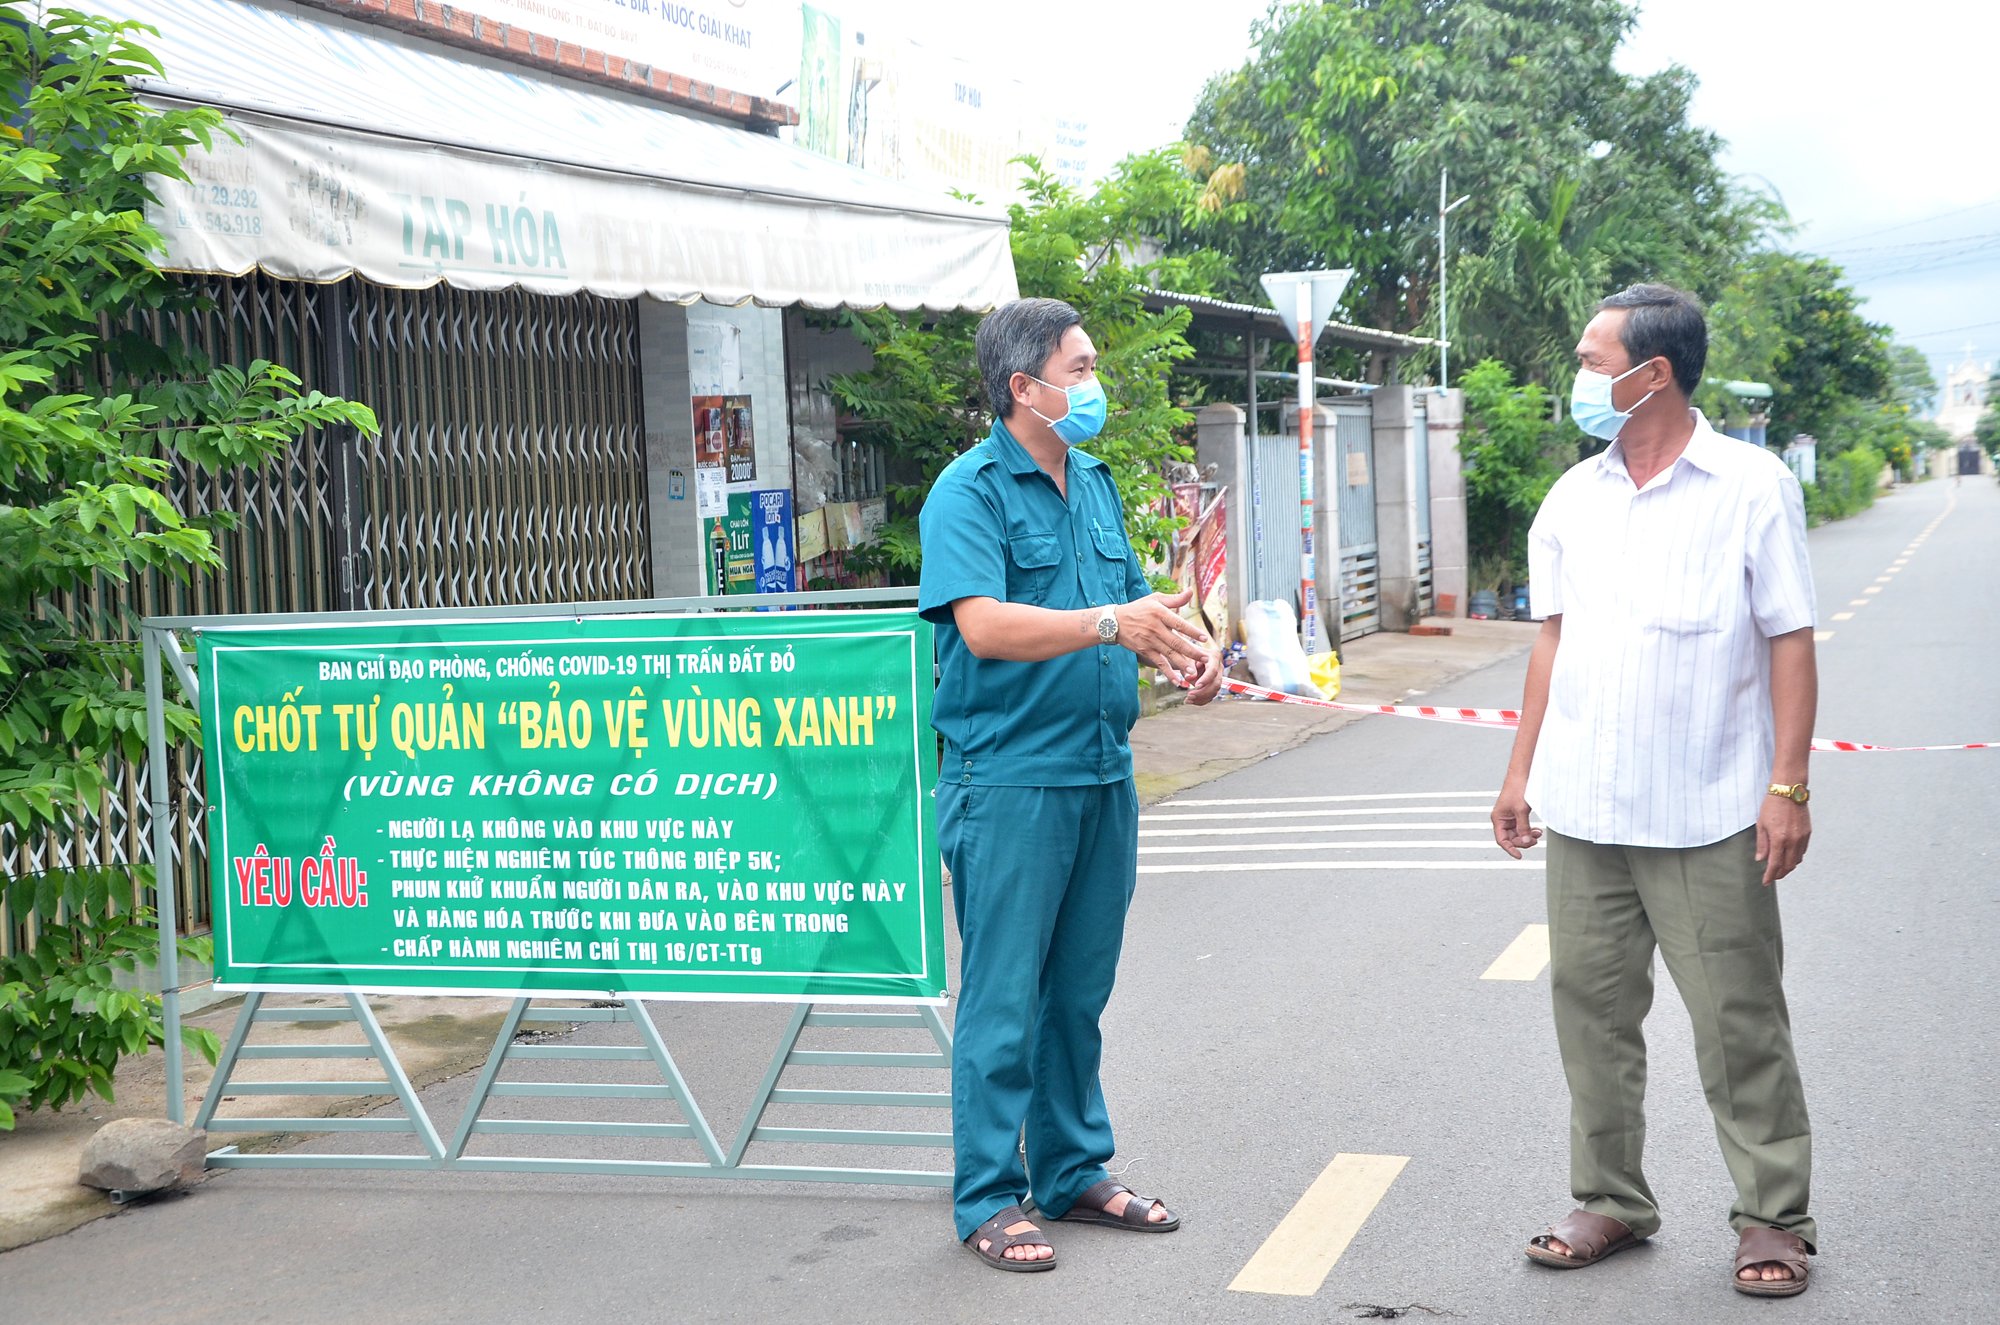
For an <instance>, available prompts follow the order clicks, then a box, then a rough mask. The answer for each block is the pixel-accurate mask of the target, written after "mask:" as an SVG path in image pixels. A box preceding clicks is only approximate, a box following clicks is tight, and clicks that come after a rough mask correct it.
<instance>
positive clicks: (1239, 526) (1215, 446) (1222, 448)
mask: <svg viewBox="0 0 2000 1325" xmlns="http://www.w3.org/2000/svg"><path fill="white" fill-rule="evenodd" d="M1194 418H1195V444H1194V462H1195V465H1196V467H1197V468H1199V469H1200V470H1201V471H1202V472H1203V473H1204V474H1207V473H1210V472H1211V471H1212V472H1213V473H1214V475H1215V483H1216V486H1217V487H1219V488H1222V489H1225V491H1224V492H1223V498H1222V500H1223V508H1222V515H1223V521H1224V524H1225V525H1226V527H1227V529H1228V544H1229V551H1228V554H1227V555H1228V563H1227V565H1226V566H1224V568H1223V576H1224V577H1225V579H1226V581H1227V584H1228V590H1229V593H1228V602H1229V624H1230V626H1231V628H1232V629H1234V628H1239V627H1240V624H1241V622H1242V620H1243V604H1244V603H1245V601H1246V596H1245V592H1244V590H1245V588H1246V587H1247V586H1248V585H1249V583H1250V572H1249V569H1248V568H1249V565H1250V557H1251V552H1250V541H1249V528H1250V523H1249V505H1250V492H1249V482H1250V479H1249V474H1250V451H1249V444H1248V441H1247V440H1246V439H1245V437H1244V434H1243V411H1242V409H1240V408H1239V407H1237V406H1235V405H1229V404H1217V405H1204V406H1202V407H1201V408H1200V409H1199V410H1197V411H1196V412H1195V416H1194ZM1218 642H1219V643H1221V644H1223V645H1224V646H1227V645H1228V643H1229V641H1227V640H1221V641H1218Z"/></svg>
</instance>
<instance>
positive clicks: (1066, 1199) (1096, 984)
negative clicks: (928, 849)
mask: <svg viewBox="0 0 2000 1325" xmlns="http://www.w3.org/2000/svg"><path fill="white" fill-rule="evenodd" d="M937 807H938V840H939V845H940V846H942V847H943V849H944V861H945V865H946V866H947V867H948V868H949V869H950V870H951V900H952V905H953V907H954V908H955V909H956V910H957V912H958V932H959V936H960V939H961V940H962V943H961V946H960V949H959V991H958V1018H957V1020H956V1021H955V1022H954V1024H953V1027H952V1042H951V1050H952V1053H951V1059H952V1061H951V1134H952V1150H953V1156H954V1160H955V1163H954V1166H953V1174H952V1214H953V1218H954V1220H955V1222H956V1223H957V1225H958V1236H959V1237H960V1238H961V1239H964V1238H966V1237H969V1236H971V1234H972V1232H973V1231H974V1230H975V1229H977V1228H978V1227H979V1226H980V1225H981V1224H983V1223H985V1222H986V1221H987V1220H988V1219H991V1218H992V1217H993V1216H994V1215H996V1214H998V1213H999V1212H1000V1211H1001V1210H1003V1209H1005V1208H1006V1207H1007V1206H1010V1205H1018V1204H1020V1202H1021V1201H1022V1200H1023V1199H1024V1198H1025V1197H1027V1196H1028V1195H1029V1194H1030V1191H1031V1190H1032V1193H1033V1195H1034V1198H1035V1204H1036V1206H1037V1207H1038V1208H1039V1209H1040V1210H1041V1212H1042V1214H1043V1215H1045V1216H1047V1217H1048V1218H1049V1219H1060V1218H1062V1216H1063V1215H1064V1214H1065V1213H1067V1212H1068V1210H1069V1208H1070V1206H1071V1205H1072V1204H1074V1203H1075V1201H1076V1198H1077V1197H1078V1196H1081V1195H1082V1194H1083V1193H1084V1191H1085V1190H1086V1189H1088V1188H1089V1187H1090V1186H1091V1185H1092V1184H1093V1183H1096V1182H1100V1181H1102V1180H1103V1178H1104V1177H1105V1173H1104V1164H1105V1161H1106V1160H1108V1159H1110V1158H1111V1156H1112V1154H1113V1153H1114V1151H1115V1143H1114V1142H1113V1140H1112V1136H1111V1116H1110V1114H1109V1113H1108V1112H1107V1111H1106V1109H1105V1107H1104V1092H1103V1090H1102V1089H1101V1088H1100V1086H1099V1085H1098V1078H1097V1069H1098V1060H1099V1057H1100V1056H1101V1054H1102V1051H1103V1041H1102V1039H1101V1037H1100V1036H1099V1034H1098V1028H1097V1019H1098V1017H1099V1016H1100V1015H1102V1014H1103V1012H1104V1005H1105V1003H1106V1002H1108V1001H1109V1000H1110V998H1111V984H1112V981H1113V979H1114V978H1115V977H1116V976H1117V974H1118V951H1119V948H1120V946H1121V945H1122V944H1123V943H1124V940H1125V912H1126V909H1127V908H1128V907H1129V906H1130V905H1131V902H1132V892H1133V886H1134V885H1135V884H1136V883H1137V881H1138V866H1139V857H1138V850H1139V795H1138V791H1137V789H1136V787H1135V785H1134V783H1133V781H1132V779H1130V778H1126V779H1125V780H1124V781H1122V782H1113V783H1109V784H1106V785H1104V786H1088V787H984V786H965V785H961V784H958V783H953V782H941V783H939V784H938V789H937ZM1024 1124H1025V1126H1024ZM1023 1142H1025V1145H1026V1149H1027V1155H1028V1164H1027V1170H1026V1172H1023V1170H1022V1167H1021V1155H1020V1150H1019V1148H1018V1147H1019V1146H1020V1145H1021V1144H1022V1143H1023Z"/></svg>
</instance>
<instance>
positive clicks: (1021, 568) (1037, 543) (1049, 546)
mask: <svg viewBox="0 0 2000 1325" xmlns="http://www.w3.org/2000/svg"><path fill="white" fill-rule="evenodd" d="M1061 562H1062V549H1061V547H1059V546H1058V545H1057V543H1056V536H1055V535H1054V534H1015V535H1013V536H1012V537H1011V538H1009V539H1008V540H1007V601H1008V602H1010V603H1034V604H1038V605H1039V604H1040V603H1041V602H1043V601H1044V600H1045V599H1046V598H1048V596H1049V586H1050V585H1052V584H1054V583H1055V578H1056V567H1057V566H1058V565H1059V564H1061Z"/></svg>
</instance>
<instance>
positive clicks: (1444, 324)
mask: <svg viewBox="0 0 2000 1325" xmlns="http://www.w3.org/2000/svg"><path fill="white" fill-rule="evenodd" d="M1445 176H1446V170H1445V168H1444V167H1443V166H1439V167H1438V390H1439V391H1443V390H1444V389H1445V388H1446V387H1448V386H1450V385H1451V324H1450V321H1449V318H1450V313H1451V304H1450V301H1449V298H1448V292H1447V290H1446V288H1445V247H1444V244H1445V220H1444V219H1445V217H1447V216H1450V215H1451V214H1452V213H1453V212H1455V211H1457V210H1458V209H1459V207H1460V206H1462V205H1463V204H1465V203H1467V202H1470V201H1471V200H1472V195H1471V194H1469V193H1468V194H1466V195H1465V196H1464V197H1462V198H1460V199H1459V200H1458V201H1457V202H1454V203H1450V204H1447V203H1446V202H1445V199H1446V198H1447V197H1449V196H1450V190H1449V189H1447V188H1446V182H1445Z"/></svg>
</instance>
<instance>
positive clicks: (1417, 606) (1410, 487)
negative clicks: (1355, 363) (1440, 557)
mask: <svg viewBox="0 0 2000 1325" xmlns="http://www.w3.org/2000/svg"><path fill="white" fill-rule="evenodd" d="M1415 393H1416V388H1415V387H1407V386H1385V387H1381V388H1379V389H1377V390H1376V391H1375V392H1374V394H1373V395H1371V396H1370V397H1369V402H1370V404H1372V405H1373V406H1374V439H1373V440H1374V452H1375V456H1374V460H1375V546H1376V566H1377V574H1378V575H1379V577H1380V592H1381V596H1382V629H1384V630H1405V631H1406V630H1408V629H1409V628H1410V627H1411V626H1414V625H1416V624H1417V622H1418V620H1419V618H1420V617H1421V616H1422V611H1421V602H1422V585H1421V584H1420V583H1419V581H1418V576H1417V542H1418V536H1419V534H1420V533H1421V532H1422V530H1421V521H1420V520H1419V518H1418V513H1417V501H1418V499H1419V497H1420V496H1421V495H1422V494H1421V487H1420V485H1419V483H1418V479H1417V430H1416V401H1415Z"/></svg>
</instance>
